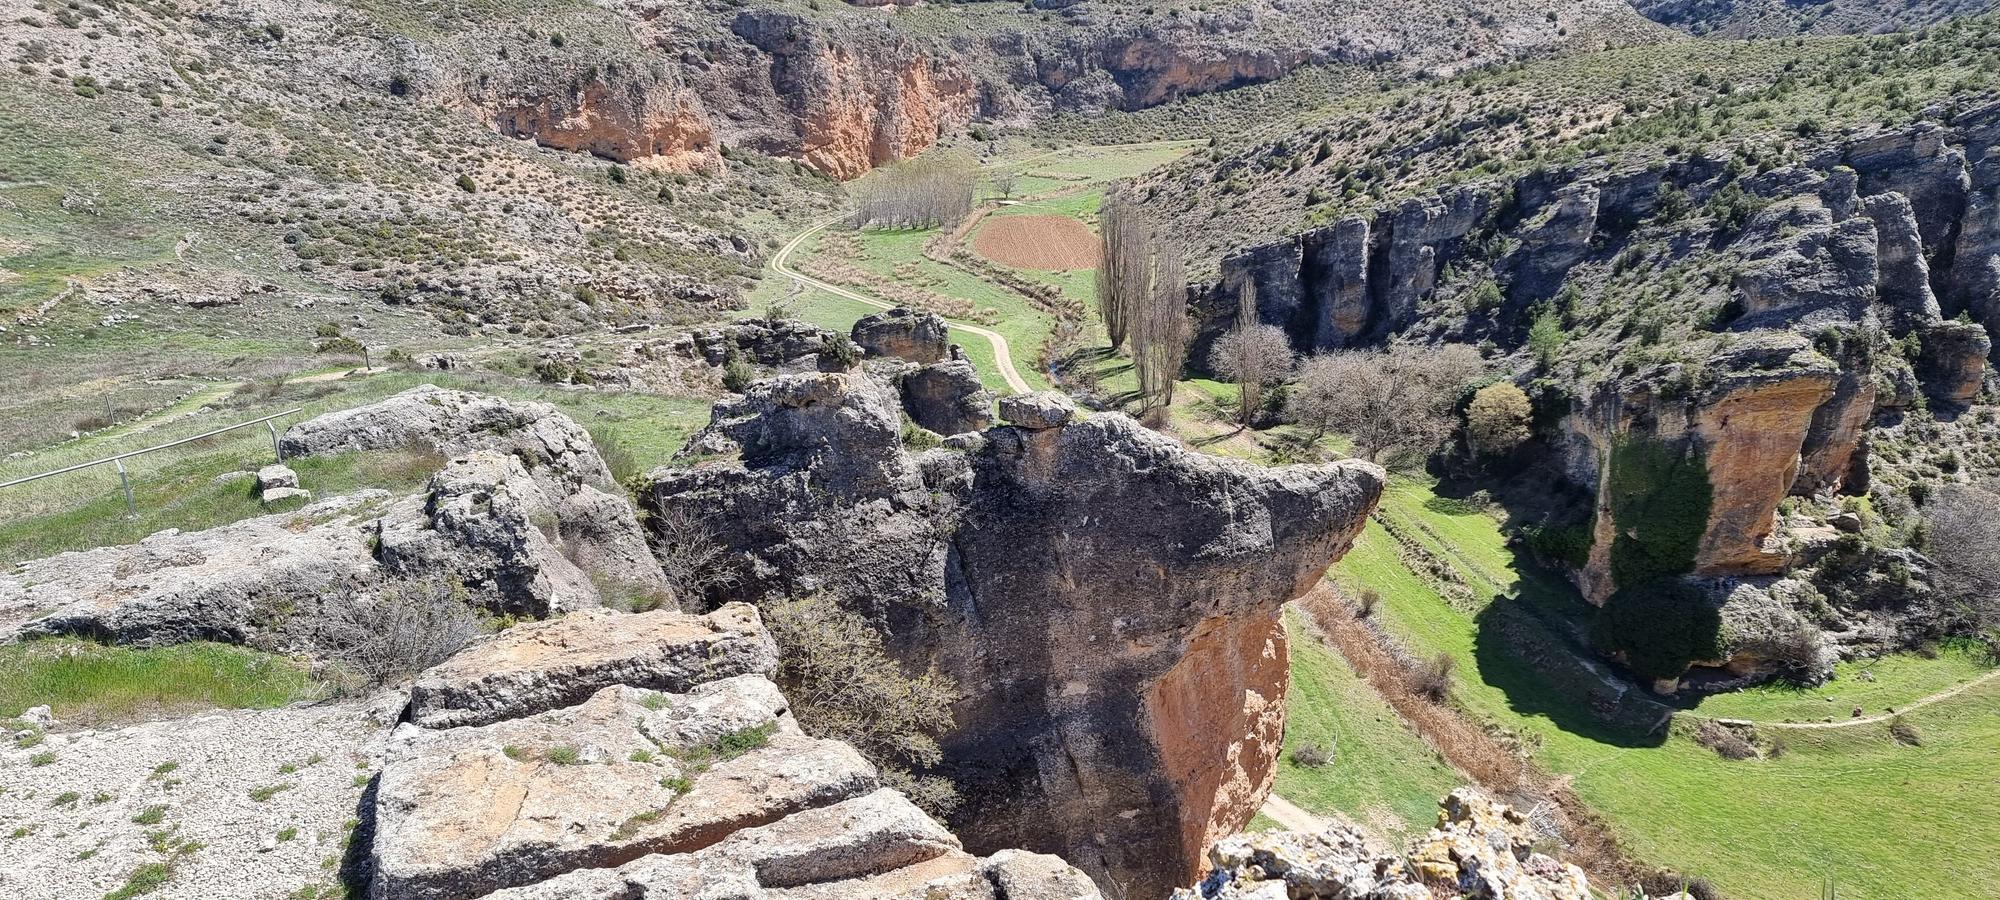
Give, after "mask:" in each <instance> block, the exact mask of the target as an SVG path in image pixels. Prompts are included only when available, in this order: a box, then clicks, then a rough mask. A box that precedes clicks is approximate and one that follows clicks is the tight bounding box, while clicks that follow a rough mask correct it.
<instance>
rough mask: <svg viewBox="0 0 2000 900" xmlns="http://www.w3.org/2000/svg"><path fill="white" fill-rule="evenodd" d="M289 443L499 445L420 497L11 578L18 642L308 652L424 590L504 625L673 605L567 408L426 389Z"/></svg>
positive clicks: (87, 558) (331, 504)
mask: <svg viewBox="0 0 2000 900" xmlns="http://www.w3.org/2000/svg"><path fill="white" fill-rule="evenodd" d="M433 399H435V400H437V401H438V402H437V404H436V405H432V403H431V401H432V400H433ZM426 412H429V413H432V414H434V415H432V416H430V417H428V418H427V417H426ZM454 423H456V424H457V425H458V427H459V428H462V429H463V430H462V431H451V430H448V429H449V428H450V427H451V426H452V425H453V424H454ZM287 441H288V443H287V446H289V447H290V448H291V450H292V452H293V453H304V452H308V451H316V452H335V451H365V450H369V449H389V448H394V449H401V448H404V447H406V446H409V445H411V444H412V443H417V444H424V443H430V444H432V445H433V446H438V447H439V448H440V449H444V450H448V451H456V450H463V449H464V448H467V447H481V448H486V449H474V450H469V451H466V452H464V453H463V454H462V455H459V456H457V457H455V458H453V459H451V460H449V461H448V462H446V463H445V465H444V468H443V469H442V470H440V471H439V472H438V473H437V474H436V475H434V476H432V478H431V479H430V481H429V483H428V484H427V485H426V487H425V488H424V490H422V491H421V492H419V493H416V494H412V495H409V496H405V497H400V498H398V497H392V496H390V495H389V494H387V493H386V492H383V491H379V490H370V491H360V492H357V493H355V494H350V495H346V496H342V497H335V498H330V499H327V500H322V501H320V502H318V503H314V504H312V505H309V506H306V507H305V508H303V509H300V510H298V511H296V512H290V513H278V514H273V515H266V516H260V517H257V518H252V519H246V520H244V521H241V522H236V523H232V524H229V525H223V526H219V527H216V528H211V529H208V530H205V531H197V532H185V533H183V532H179V531H175V530H171V529H169V530H166V531H162V532H159V533H158V534H154V535H152V536H150V537H148V538H146V539H145V540H143V541H141V542H139V543H137V544H133V545H129V546H122V547H104V548H99V549H96V550H87V551H82V552H75V553H64V554H61V555H58V556H54V557H50V558H48V559H43V560H35V561H32V562H28V563H24V564H22V565H21V567H19V569H18V570H17V571H15V572H13V573H10V574H9V575H6V576H0V636H13V635H16V634H19V635H28V636H33V635H49V634H77V635H86V636H90V637H94V638H98V639H101V640H107V641H113V642H117V643H126V644H141V645H154V644H170V643H179V642H183V641H194V640H212V641H225V642H230V643H248V644H254V645H257V646H263V647H271V648H277V649H295V648H298V647H301V646H302V645H303V643H304V642H307V641H309V640H310V637H311V631H312V626H313V623H314V621H315V620H316V619H317V617H318V615H319V614H321V613H323V612H326V611H327V610H328V609H330V608H331V606H332V605H336V604H352V603H357V602H364V601H365V600H367V599H368V598H370V597H373V596H378V595H382V594H384V593H387V592H395V591H401V590H405V589H413V588H416V587H420V586H435V587H440V588H447V589H449V590H451V591H454V592H462V594H463V597H464V599H465V600H466V601H467V602H468V603H471V604H473V605H475V606H477V607H480V608H482V609H484V610H486V611H488V612H491V613H493V614H496V615H500V614H515V615H527V616H546V615H550V614H553V613H562V612H567V611H570V610H576V609H586V608H591V607H596V606H600V605H603V604H605V603H614V604H626V603H631V602H635V601H638V600H641V599H643V600H646V601H648V602H649V603H665V604H669V605H671V603H672V601H673V597H672V593H671V590H670V589H669V587H668V585H667V582H666V576H665V574H664V573H663V572H662V571H661V569H660V564H659V561H658V560H657V559H655V558H654V557H653V554H652V550H651V549H650V548H649V547H648V546H647V543H646V538H645V534H644V532H643V531H642V530H641V528H640V526H639V523H638V520H637V519H636V518H635V517H634V515H633V511H632V508H631V506H630V505H629V504H628V503H626V502H625V500H624V499H622V498H620V497H618V496H615V495H612V494H609V493H605V492H603V491H600V490H598V489H597V488H595V487H593V486H591V485H590V484H588V483H586V479H587V478H589V477H592V474H593V473H595V472H600V471H603V474H604V475H605V477H606V478H607V479H608V471H604V462H603V460H602V458H600V457H599V456H598V454H597V450H596V449H595V446H594V445H593V444H591V442H590V436H589V434H588V433H587V432H585V431H584V430H583V428H582V427H581V426H579V425H577V424H576V423H575V422H574V421H572V420H571V419H570V418H569V417H567V416H564V415H562V414H561V413H559V412H556V411H555V410H554V409H553V408H551V407H547V406H544V405H542V404H520V405H515V404H511V403H509V402H508V401H504V400H499V399H497V398H491V397H482V396H479V395H473V394H464V393H460V392H455V391H439V390H436V389H429V390H423V389H419V390H416V391H411V392H406V393H404V394H399V395H397V396H396V397H394V398H391V399H390V400H388V401H384V402H383V403H381V404H377V405H376V406H371V407H362V408H359V409H354V410H347V411H343V412H337V413H330V414H328V415H325V416H321V417H319V418H317V419H313V420H311V421H308V422H305V423H303V424H300V425H297V426H294V427H293V428H292V429H291V430H290V431H288V432H287ZM496 447H497V448H505V449H504V450H503V449H490V448H496ZM534 473H541V474H540V476H539V477H538V476H537V475H536V474H534Z"/></svg>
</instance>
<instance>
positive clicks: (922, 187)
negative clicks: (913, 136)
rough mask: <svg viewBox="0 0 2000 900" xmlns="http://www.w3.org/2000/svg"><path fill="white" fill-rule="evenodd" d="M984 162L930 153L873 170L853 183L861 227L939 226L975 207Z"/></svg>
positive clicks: (857, 223)
mask: <svg viewBox="0 0 2000 900" xmlns="http://www.w3.org/2000/svg"><path fill="white" fill-rule="evenodd" d="M978 181H979V166H978V164H977V163H975V162H973V160H972V158H971V157H968V156H966V155H965V154H962V153H953V152H946V153H927V154H924V155H923V156H919V157H917V158H916V159H912V160H909V161H907V162H902V163H898V164H896V165H893V166H889V167H886V168H884V169H883V170H881V171H879V172H876V173H873V174H871V175H870V176H869V177H867V178H864V179H862V180H861V181H858V182H856V183H855V184H854V186H853V187H852V188H851V190H852V192H853V194H854V197H855V201H856V212H855V214H854V221H855V224H856V225H857V226H860V227H864V228H866V227H877V228H938V227H942V226H945V225H949V224H952V223H955V222H957V221H959V220H960V219H963V218H965V216H966V214H968V213H970V212H971V211H972V193H973V187H974V186H975V185H976V184H977V183H978Z"/></svg>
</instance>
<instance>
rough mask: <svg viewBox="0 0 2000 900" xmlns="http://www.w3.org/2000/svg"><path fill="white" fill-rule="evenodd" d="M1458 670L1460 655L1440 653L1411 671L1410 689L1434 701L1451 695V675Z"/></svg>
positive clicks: (1442, 700)
mask: <svg viewBox="0 0 2000 900" xmlns="http://www.w3.org/2000/svg"><path fill="white" fill-rule="evenodd" d="M1457 671H1458V657H1455V656H1452V655H1451V654H1449V653H1440V654H1438V655H1437V657H1436V658H1434V659H1432V660H1430V661H1429V662H1426V663H1424V664H1422V665H1419V666H1417V667H1416V669H1415V670H1414V671H1412V672H1411V673H1410V690H1411V691H1413V692H1415V693H1417V694H1418V695H1419V696H1422V697H1423V698H1424V699H1426V700H1429V701H1431V702H1432V703H1443V702H1444V701H1445V700H1446V698H1448V697H1450V696H1451V676H1452V673H1454V672H1457Z"/></svg>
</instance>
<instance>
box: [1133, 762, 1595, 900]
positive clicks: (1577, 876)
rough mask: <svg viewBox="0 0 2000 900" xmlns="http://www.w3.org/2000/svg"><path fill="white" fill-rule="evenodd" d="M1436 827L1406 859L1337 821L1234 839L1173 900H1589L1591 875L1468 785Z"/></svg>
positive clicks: (1449, 801)
mask: <svg viewBox="0 0 2000 900" xmlns="http://www.w3.org/2000/svg"><path fill="white" fill-rule="evenodd" d="M1440 805H1441V806H1442V809H1441V810H1440V811H1439V813H1438V824H1437V827H1436V828H1433V829H1431V830H1430V832H1429V833H1428V834H1425V835H1424V836H1423V837H1420V838H1418V839H1416V840H1415V841H1414V842H1413V843H1412V844H1411V846H1410V848H1409V849H1408V851H1407V852H1405V853H1402V854H1396V853H1390V852H1386V851H1383V850H1381V849H1379V848H1377V847H1374V846H1372V845H1371V844H1370V843H1369V842H1368V840H1367V839H1366V838H1365V837H1363V835H1362V834H1361V832H1360V830H1359V829H1357V828H1355V827H1354V826H1353V825H1351V824H1348V823H1346V822H1336V823H1334V824H1333V825H1331V826H1328V828H1327V829H1326V830H1325V831H1323V832H1320V833H1318V834H1309V833H1305V832H1297V831H1274V832H1266V833H1263V834H1243V835H1237V836H1234V837H1230V838H1226V839H1224V840H1222V841H1220V842H1218V843H1217V844H1216V845H1215V848H1214V849H1213V850H1211V851H1210V852H1209V862H1210V864H1211V865H1212V866H1213V868H1211V869H1210V870H1209V872H1208V875H1207V876H1206V877H1204V878H1203V879H1202V880H1201V882H1200V883H1199V884H1197V885H1195V886H1194V887H1193V888H1183V889H1181V890H1178V891H1175V892H1174V895H1173V896H1174V900H1264V898H1271V900H1278V898H1290V900H1436V898H1462V900H1509V898H1518V900H1589V898H1590V897H1592V896H1594V895H1593V894H1592V893H1591V890H1590V884H1589V882H1588V881H1587V880H1586V879H1585V878H1584V875H1583V871H1582V870H1580V869H1578V868H1577V867H1576V866H1573V865H1566V864H1564V863H1561V862H1558V861H1556V860H1555V859H1552V858H1550V857H1548V856H1546V855H1544V854H1542V853H1539V852H1537V851H1536V850H1535V849H1534V843H1535V835H1534V833H1533V831H1532V830H1531V829H1530V828H1529V827H1528V823H1527V817H1526V816H1524V815H1522V814H1521V813H1520V812H1519V811H1517V810H1515V809H1513V808H1511V807H1509V806H1507V805H1505V804H1502V803H1497V802H1495V801H1493V800H1490V799H1487V798H1486V797H1484V796H1482V795H1480V794H1479V793H1477V792H1476V791H1473V790H1472V789H1469V788H1460V789H1458V790H1456V791H1453V792H1451V795H1450V796H1448V797H1446V798H1445V799H1444V801H1443V803H1442V804H1440Z"/></svg>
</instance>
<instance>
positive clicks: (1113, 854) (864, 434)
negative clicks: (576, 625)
mask: <svg viewBox="0 0 2000 900" xmlns="http://www.w3.org/2000/svg"><path fill="white" fill-rule="evenodd" d="M1000 415H1001V417H1002V418H1003V419H1005V420H1007V421H1008V422H1010V423H1012V424H1009V425H1002V426H998V427H994V428H991V429H988V430H986V431H984V432H977V433H968V434H963V435H959V436H956V437H954V438H951V439H950V440H949V441H947V446H945V447H942V448H938V449H933V450H929V451H926V452H922V453H912V452H910V451H908V450H906V449H904V447H903V446H902V444H901V438H900V435H899V431H900V429H899V427H898V422H899V419H900V413H899V411H898V409H897V403H896V400H895V398H894V395H893V394H891V393H890V392H889V391H888V390H887V389H886V385H884V384H882V383H881V382H878V381H877V380H875V379H874V378H873V377H871V376H866V375H862V374H858V373H857V374H838V373H829V374H814V375H797V376H787V377H781V378H778V379H774V380H772V381H768V382H764V383H760V384H759V385H758V386H756V387H755V388H753V389H752V390H751V392H750V393H749V394H748V395H747V396H746V397H744V398H743V399H742V400H740V401H733V402H726V403H723V404H720V405H718V406H717V408H716V413H715V420H714V423H713V424H712V425H711V426H710V428H709V429H708V431H707V432H704V433H703V434H700V435H697V436H695V437H694V438H693V439H692V440H691V441H690V452H691V453H693V454H698V455H699V457H704V458H705V457H713V456H716V455H718V454H720V455H721V456H722V458H721V459H714V460H712V461H706V462H701V463H699V464H697V465H694V466H692V467H688V468H665V469H660V470H657V471H655V472H654V473H652V474H651V476H650V480H651V486H650V487H649V489H648V500H647V504H648V506H649V507H651V509H652V510H653V511H654V512H655V513H656V514H660V515H668V514H691V515H693V516H694V517H695V518H696V519H697V520H699V521H703V522H708V523H713V526H712V527H713V528H714V531H715V533H714V537H715V539H716V540H717V541H718V542H719V543H720V544H721V545H722V546H723V547H724V548H726V549H727V550H728V551H729V552H728V555H727V556H726V557H725V561H726V562H727V564H728V565H729V566H730V568H731V569H732V570H733V572H734V574H735V575H736V577H735V579H734V580H733V581H731V582H730V583H729V585H728V586H726V587H724V588H722V589H720V590H718V591H716V592H715V593H714V595H713V596H711V598H710V599H711V600H712V601H713V600H725V599H731V600H733V599H747V600H752V601H756V602H768V601H772V600H777V599H782V598H784V597H789V596H799V595H803V594H823V595H831V596H833V597H835V598H838V599H839V600H840V601H841V602H842V603H843V604H845V605H847V606H848V607H849V608H851V609H855V610H857V611H860V612H862V613H863V614H865V615H866V616H867V617H868V618H869V619H870V620H872V621H873V622H875V623H876V624H877V627H878V628H880V629H881V630H882V631H883V632H884V633H885V634H886V636H887V638H888V640H889V643H890V646H891V649H892V650H893V651H895V653H896V655H898V656H899V657H900V658H901V659H902V660H903V661H904V663H905V664H906V666H907V668H909V669H910V670H912V671H924V670H927V669H935V670H936V671H938V672H940V673H942V674H944V675H946V676H948V677H949V678H951V680H952V681H953V683H955V684H956V685H957V689H958V692H959V695H960V696H961V698H962V699H961V700H960V701H959V702H958V703H957V704H956V705H955V707H954V709H953V715H954V718H955V720H956V727H955V728H954V729H953V730H952V731H951V732H949V733H947V734H946V735H944V736H943V738H942V739H941V744H942V749H943V761H942V763H941V764H940V765H939V766H938V767H937V769H938V773H939V774H943V775H945V776H947V777H950V778H951V779H952V780H953V781H954V782H955V783H957V785H958V786H959V788H960V791H961V793H962V794H963V796H964V798H965V801H966V802H965V804H964V805H963V807H962V808H961V810H960V811H959V813H958V814H956V815H955V817H954V824H955V825H957V826H958V828H959V833H960V834H961V835H962V836H963V837H964V838H965V839H966V840H967V842H968V845H969V846H971V847H972V848H974V849H976V850H985V849H990V848H999V847H1004V846H1020V847H1024V848H1026V849H1031V850H1042V851H1048V852H1056V853H1059V854H1061V855H1062V856H1063V857H1064V858H1066V859H1069V860H1071V861H1072V862H1074V863H1076V864H1077V865H1079V866H1081V867H1083V868H1084V869H1085V870H1086V871H1090V872H1091V873H1092V874H1093V875H1094V876H1095V877H1097V878H1098V880H1099V883H1100V884H1101V885H1103V886H1104V887H1105V888H1106V890H1107V892H1109V893H1112V894H1114V895H1116V896H1125V897H1143V896H1156V895H1158V894H1162V893H1164V892H1165V891H1166V890H1167V889H1168V888H1170V887H1171V886H1172V885H1174V884H1176V883H1182V882H1185V881H1186V880H1187V879H1188V878H1189V877H1190V876H1191V875H1192V872H1193V866H1194V865H1195V860H1196V859H1197V858H1198V856H1199V854H1200V852H1201V849H1202V848H1203V847H1204V846H1206V845H1207V844H1208V843H1209V842H1211V841H1212V840H1214V839H1215V838H1217V837H1220V836H1222V835H1225V834H1228V833H1231V832H1233V831H1235V830H1237V829H1238V828H1240V827H1242V825H1243V824H1244V823H1245V822H1247V821H1248V818H1249V816H1250V815H1251V813H1252V812H1254V810H1255V809H1256V807H1257V805H1258V803H1259V802H1260V800H1261V798H1262V797H1263V796H1264V793H1265V792H1266V791H1268V790H1269V785H1270V779H1271V777H1272V772H1273V769H1272V767H1273V764H1274V762H1275V760H1276V754H1277V752H1278V746H1279V738H1280V737H1281V735H1282V728H1283V700H1284V692H1285V682H1286V673H1285V662H1284V661H1285V649H1284V647H1285V644H1284V634H1283V630H1282V628H1281V626H1280V624H1279V618H1278V609H1279V607H1280V606H1281V605H1282V604H1283V603H1284V602H1285V601H1287V600H1289V599H1291V598H1293V597H1296V596H1298V595H1299V594H1300V593H1302V592H1303V591H1304V590H1305V589H1306V588H1308V587H1310V586H1311V584H1312V583H1313V582H1315V581H1316V580H1317V579H1318V578H1319V577H1320V574H1321V573H1322V572H1323V571H1324V569H1325V567H1326V565H1327V564H1328V563H1329V562H1330V561H1331V560H1333V559H1334V558H1337V557H1338V556H1339V555H1340V553H1341V552H1342V551H1344V549H1345V548H1346V547H1347V545H1348V543H1349V542H1350V541H1351V540H1352V539H1353V537H1354V535H1355V533H1356V532H1357V531H1358V530H1359V528H1360V526H1361V524H1362V522H1363V521H1364V519H1365V517H1366V515H1367V512H1368V511H1369V509H1371V508H1372V507H1373V505H1374V501H1375V498H1376V496H1377V494H1378V493H1379V491H1380V489H1381V475H1380V473H1379V472H1378V471H1377V470H1375V469H1374V468H1373V467H1372V466H1368V465H1365V464H1360V463H1344V464H1338V465H1328V466H1293V467H1285V468H1277V469H1262V468H1258V467H1255V466H1249V465H1245V464H1240V463H1233V462H1227V461H1223V460H1218V459H1213V458H1208V457H1204V456H1200V455H1198V454H1195V453H1193V452H1191V451H1189V450H1187V449H1185V448H1183V447H1181V446H1179V445H1178V444H1175V443H1173V442H1172V441H1170V440H1168V439H1165V438H1162V437H1160V436H1158V435H1155V434H1153V433H1151V432H1149V431H1146V430H1145V429H1143V428H1141V427H1140V426H1139V425H1138V424H1137V423H1135V422H1133V421H1131V420H1129V419H1127V418H1125V417H1123V416H1120V415H1106V414H1093V415H1089V416H1084V415H1083V414H1081V413H1079V412H1078V411H1076V410H1075V408H1074V407H1072V406H1070V405H1069V404H1068V402H1067V401H1065V400H1063V399H1062V398H1060V397H1058V396H1055V395H1045V394H1032V395H1026V396H1017V397H1010V398H1007V399H1004V400H1002V401H1001V407H1000Z"/></svg>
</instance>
